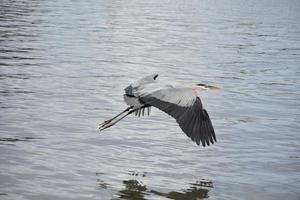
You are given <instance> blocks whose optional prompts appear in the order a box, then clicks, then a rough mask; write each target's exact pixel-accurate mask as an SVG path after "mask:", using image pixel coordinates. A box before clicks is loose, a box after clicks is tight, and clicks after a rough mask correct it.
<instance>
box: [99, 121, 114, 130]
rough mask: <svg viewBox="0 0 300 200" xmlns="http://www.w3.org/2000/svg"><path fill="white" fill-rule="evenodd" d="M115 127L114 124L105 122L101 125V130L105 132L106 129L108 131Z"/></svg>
mask: <svg viewBox="0 0 300 200" xmlns="http://www.w3.org/2000/svg"><path fill="white" fill-rule="evenodd" d="M112 125H113V123H111V121H105V122H104V123H102V124H100V125H99V130H100V131H103V130H104V129H107V128H109V127H111V126H112Z"/></svg>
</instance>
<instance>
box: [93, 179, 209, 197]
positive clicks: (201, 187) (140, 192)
mask: <svg viewBox="0 0 300 200" xmlns="http://www.w3.org/2000/svg"><path fill="white" fill-rule="evenodd" d="M133 176H135V175H133ZM143 177H144V174H143ZM97 181H98V184H99V186H100V188H101V189H108V187H109V184H107V183H105V182H104V181H103V180H100V179H98V180H97ZM123 185H124V187H125V188H124V189H122V190H119V191H118V192H117V198H115V200H117V199H126V200H146V199H148V198H147V196H151V195H154V196H160V197H166V198H168V199H174V200H199V199H207V198H208V197H209V195H208V193H209V190H210V189H211V188H213V184H212V181H209V180H204V179H202V180H199V181H197V182H196V183H191V184H190V186H189V188H188V189H183V190H180V191H171V192H166V193H165V192H159V191H156V190H151V189H148V188H147V185H145V184H144V183H143V182H142V181H139V180H137V179H135V178H132V179H128V180H123Z"/></svg>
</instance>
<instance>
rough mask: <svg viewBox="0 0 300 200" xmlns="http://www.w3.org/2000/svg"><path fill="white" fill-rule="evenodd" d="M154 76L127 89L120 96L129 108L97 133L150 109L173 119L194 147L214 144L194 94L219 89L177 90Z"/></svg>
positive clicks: (206, 87) (199, 85)
mask: <svg viewBox="0 0 300 200" xmlns="http://www.w3.org/2000/svg"><path fill="white" fill-rule="evenodd" d="M157 77H158V74H153V75H150V76H146V77H144V78H142V79H140V80H138V81H137V82H136V83H133V84H131V85H129V86H128V87H126V88H125V94H124V95H123V96H124V101H125V103H126V104H127V105H128V106H129V107H128V108H126V109H125V110H124V111H123V112H121V113H119V114H118V115H116V116H115V117H113V118H111V119H109V120H106V121H104V122H103V123H102V124H100V125H99V129H100V131H102V130H104V129H107V128H109V127H111V126H113V125H115V124H116V123H117V122H119V121H121V120H122V119H124V118H125V117H126V116H128V115H130V114H132V113H135V115H137V116H141V115H142V116H143V115H145V114H146V113H145V109H147V114H148V115H149V114H150V108H151V107H152V106H153V107H156V108H158V109H159V110H162V111H163V112H165V113H167V114H168V115H170V116H171V117H173V118H175V119H176V122H177V123H178V125H179V126H180V128H181V129H182V131H183V132H184V133H185V134H186V135H187V136H188V137H189V138H191V139H192V140H193V141H195V142H196V143H197V145H200V143H201V144H202V146H203V147H205V146H206V145H210V144H213V143H214V142H216V141H217V139H216V135H215V131H214V128H213V125H212V123H211V120H210V118H209V115H208V113H207V111H206V110H205V109H204V108H203V106H202V103H201V100H200V98H199V97H198V96H197V95H198V94H199V92H202V91H205V90H220V89H222V87H216V86H210V85H206V84H196V85H194V86H193V87H190V88H187V87H186V88H183V87H182V88H176V87H174V86H171V85H162V84H160V82H158V81H157ZM122 115H123V116H122ZM120 116H121V117H120Z"/></svg>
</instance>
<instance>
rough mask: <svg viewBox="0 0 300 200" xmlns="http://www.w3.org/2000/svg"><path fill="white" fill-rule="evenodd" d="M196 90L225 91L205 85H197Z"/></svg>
mask: <svg viewBox="0 0 300 200" xmlns="http://www.w3.org/2000/svg"><path fill="white" fill-rule="evenodd" d="M195 88H196V89H199V90H222V89H223V87H219V86H212V85H207V84H203V83H199V84H196V86H195Z"/></svg>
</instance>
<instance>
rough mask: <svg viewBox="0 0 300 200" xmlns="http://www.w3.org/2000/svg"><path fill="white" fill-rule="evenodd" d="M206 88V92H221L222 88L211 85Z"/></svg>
mask: <svg viewBox="0 0 300 200" xmlns="http://www.w3.org/2000/svg"><path fill="white" fill-rule="evenodd" d="M206 88H207V89H208V90H223V89H224V88H223V87H221V86H212V85H207V86H206Z"/></svg>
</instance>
